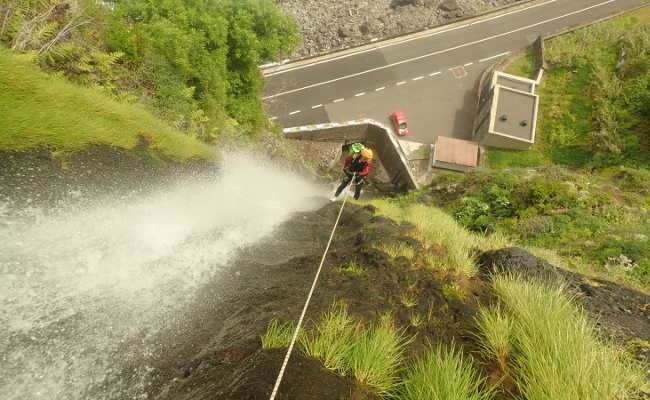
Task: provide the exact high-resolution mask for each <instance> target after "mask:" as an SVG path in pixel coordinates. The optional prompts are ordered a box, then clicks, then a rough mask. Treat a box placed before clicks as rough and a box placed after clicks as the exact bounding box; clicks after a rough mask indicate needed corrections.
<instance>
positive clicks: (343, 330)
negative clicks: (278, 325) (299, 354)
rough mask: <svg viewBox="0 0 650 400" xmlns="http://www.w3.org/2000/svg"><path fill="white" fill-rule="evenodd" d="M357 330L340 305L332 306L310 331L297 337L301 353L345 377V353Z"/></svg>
mask: <svg viewBox="0 0 650 400" xmlns="http://www.w3.org/2000/svg"><path fill="white" fill-rule="evenodd" d="M360 330H361V327H360V325H359V323H357V322H354V321H353V320H352V318H351V317H350V315H349V314H348V310H347V308H346V307H345V306H343V305H342V304H340V303H339V304H334V305H333V306H332V307H331V308H330V310H329V311H328V312H327V313H325V314H324V315H323V316H322V318H321V319H320V321H318V322H317V323H316V325H315V327H314V329H313V331H312V332H308V333H306V334H304V335H302V337H301V338H300V344H301V346H302V349H303V352H304V353H305V354H306V355H308V356H309V357H314V358H317V359H319V360H321V361H322V362H323V365H325V368H327V369H331V370H333V371H336V372H338V373H339V374H341V375H345V374H347V373H348V372H349V370H350V365H349V363H348V357H349V354H350V353H351V352H352V348H353V347H354V340H355V336H356V335H357V334H358V332H359V331H360Z"/></svg>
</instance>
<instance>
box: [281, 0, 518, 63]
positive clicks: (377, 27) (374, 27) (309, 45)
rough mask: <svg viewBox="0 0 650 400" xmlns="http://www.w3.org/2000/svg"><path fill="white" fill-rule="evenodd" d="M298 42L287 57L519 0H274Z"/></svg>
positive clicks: (433, 23)
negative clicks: (295, 28) (289, 18)
mask: <svg viewBox="0 0 650 400" xmlns="http://www.w3.org/2000/svg"><path fill="white" fill-rule="evenodd" d="M276 2H277V4H278V7H280V9H281V10H282V11H284V12H285V13H287V14H291V15H293V16H294V17H295V19H296V21H297V22H298V25H300V27H301V28H302V38H303V42H302V44H301V45H300V47H298V48H297V49H296V50H295V52H294V54H293V55H292V57H291V58H301V57H306V56H310V55H316V54H322V53H325V52H329V51H332V50H336V49H341V48H346V47H351V46H356V45H360V44H364V43H368V42H369V41H370V40H371V39H380V38H386V37H392V36H397V35H402V34H405V33H408V32H413V31H417V30H421V29H424V28H427V27H434V26H437V25H441V24H445V23H447V22H450V21H453V20H455V19H457V18H461V17H468V16H472V15H476V14H478V13H482V12H485V11H488V10H490V9H494V8H498V7H502V6H506V5H510V4H514V3H517V2H521V0H374V1H369V0H276Z"/></svg>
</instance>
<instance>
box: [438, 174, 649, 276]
mask: <svg viewBox="0 0 650 400" xmlns="http://www.w3.org/2000/svg"><path fill="white" fill-rule="evenodd" d="M649 175H650V174H649V173H648V171H646V170H643V169H632V168H627V167H616V168H611V169H608V170H605V171H602V172H599V173H598V174H585V173H582V174H579V173H574V172H570V171H568V170H565V169H562V168H559V167H553V168H547V169H544V170H540V171H523V170H512V171H509V172H508V173H503V172H481V173H473V174H467V175H463V176H460V175H442V176H440V177H438V178H437V180H436V181H434V183H433V184H432V187H435V186H438V187H441V188H443V189H441V192H440V193H441V195H434V196H433V197H434V199H436V201H437V202H438V205H439V206H442V207H443V208H444V209H445V210H447V211H448V212H449V213H451V214H453V215H454V216H455V217H456V220H457V221H458V222H460V223H461V224H462V225H463V226H465V227H466V228H468V229H469V230H471V231H474V232H482V233H483V232H488V233H498V234H501V235H508V236H509V237H510V238H511V240H513V241H516V242H517V243H519V244H520V245H524V246H528V247H533V248H546V249H554V250H555V251H556V252H557V253H558V254H560V255H562V256H564V257H566V258H567V259H569V260H574V261H575V263H578V264H582V265H585V266H591V268H590V269H593V270H594V271H596V272H600V273H602V274H607V275H609V276H610V277H615V278H616V277H627V278H632V279H634V280H635V281H636V282H639V283H641V284H643V285H646V287H650V286H649V285H650V225H649V224H648V218H647V211H644V210H646V209H647V207H648V205H649V204H650V201H649V200H650V197H649V195H650V180H646V178H647V177H648V176H649ZM448 188H453V193H444V192H446V191H447V190H448ZM443 193H444V194H443Z"/></svg>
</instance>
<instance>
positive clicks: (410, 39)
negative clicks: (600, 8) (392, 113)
mask: <svg viewBox="0 0 650 400" xmlns="http://www.w3.org/2000/svg"><path fill="white" fill-rule="evenodd" d="M557 1H559V0H549V1H546V2H544V3H539V4H535V5H532V6H530V7H526V8H521V9H518V10H514V11H510V12H507V13H503V14H497V15H495V16H493V17H488V18H484V19H481V20H479V21H474V22H472V23H471V24H462V25H459V26H455V27H451V28H448V29H443V30H440V31H435V32H431V33H427V34H424V35H420V36H416V37H412V38H408V39H405V40H401V41H398V42H393V43H387V44H385V45H381V46H373V47H371V48H369V49H364V50H361V51H358V52H354V53H348V54H343V55H341V56H338V57H333V58H329V59H326V60H322V61H319V62H313V63H309V64H306V65H300V66H297V67H293V68H288V69H285V70H282V71H276V72H273V73H270V74H267V75H266V76H273V75H279V74H284V73H287V72H291V71H295V70H297V69H303V68H308V67H313V66H314V65H319V64H323V63H328V62H332V61H337V60H340V59H342V58H347V57H351V56H355V55H358V54H363V53H368V52H370V51H375V50H379V49H383V48H385V47H391V46H396V45H400V44H404V43H408V42H411V41H413V40H419V39H426V38H429V37H432V36H437V35H442V34H445V33H449V32H453V31H456V30H459V29H463V28H467V27H469V26H472V25H478V24H482V23H484V22H488V21H493V20H495V19H499V18H503V17H507V16H509V15H512V14H517V13H520V12H524V11H527V10H530V9H533V8H537V7H542V6H545V5H547V4H551V3H555V2H557ZM378 40H379V38H373V39H371V40H370V41H371V42H376V41H378Z"/></svg>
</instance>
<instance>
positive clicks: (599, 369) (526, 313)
mask: <svg viewBox="0 0 650 400" xmlns="http://www.w3.org/2000/svg"><path fill="white" fill-rule="evenodd" d="M492 287H493V289H494V292H495V294H496V295H497V297H498V299H499V301H500V303H501V304H502V305H503V307H504V310H505V312H507V315H508V317H505V318H504V317H503V316H501V317H499V316H498V315H499V314H489V313H483V315H482V316H481V317H480V321H481V323H480V324H479V326H481V332H482V334H483V338H482V340H481V343H482V347H483V349H485V350H486V353H487V354H488V356H491V357H500V358H503V359H507V358H508V357H506V356H505V355H504V354H503V352H508V351H509V357H511V358H512V361H511V363H510V367H511V368H512V370H513V375H514V378H515V382H516V384H517V388H518V390H519V392H520V393H521V395H522V396H523V398H526V399H530V400H535V399H540V400H541V399H560V400H574V399H575V400H578V399H603V400H605V399H608V400H611V399H621V400H622V399H635V398H638V390H639V389H643V388H644V385H645V387H647V380H646V377H645V373H644V371H643V369H642V368H640V366H639V365H637V364H636V363H634V362H633V361H632V359H628V358H626V357H625V355H624V354H625V353H622V352H619V351H617V349H615V348H613V347H611V346H610V345H607V344H605V343H603V342H602V341H601V340H600V339H598V337H597V333H596V330H595V327H594V325H593V323H592V322H591V321H590V320H589V319H588V318H587V317H586V316H585V314H584V312H583V311H582V310H581V309H579V308H578V307H577V306H576V305H575V304H574V303H573V302H572V301H571V300H570V299H569V298H568V297H567V296H566V294H565V291H564V288H563V287H561V286H556V285H550V284H542V283H540V282H531V281H524V280H522V279H520V278H517V277H513V276H496V277H494V278H493V283H492ZM508 319H510V320H511V321H508ZM508 338H510V344H509V345H506V344H505V343H504V341H505V340H508ZM508 346H510V347H508ZM510 348H511V350H509V349H510ZM497 359H498V358H497Z"/></svg>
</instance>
